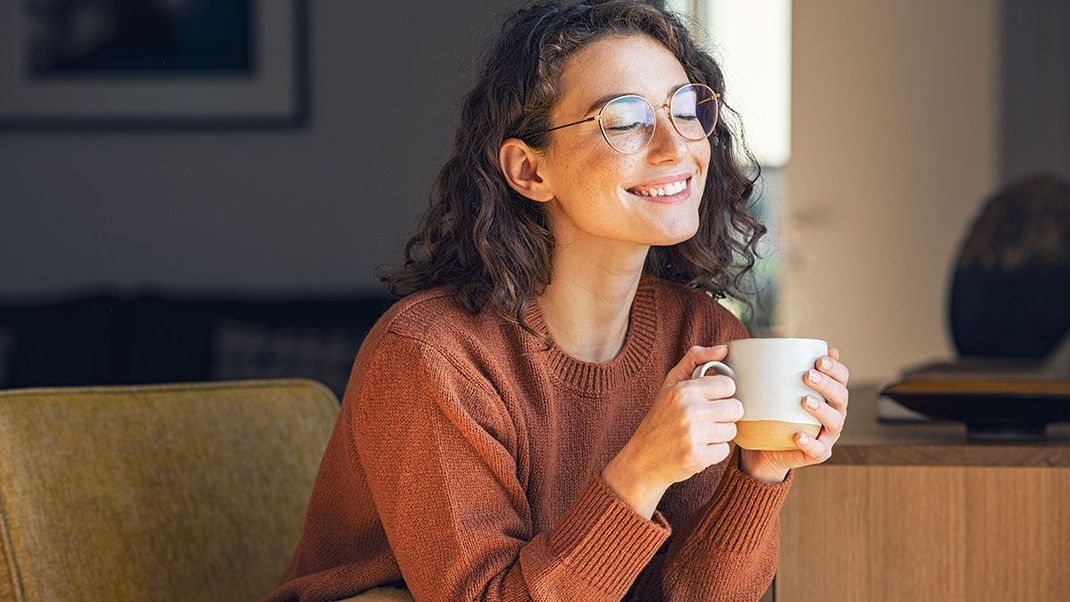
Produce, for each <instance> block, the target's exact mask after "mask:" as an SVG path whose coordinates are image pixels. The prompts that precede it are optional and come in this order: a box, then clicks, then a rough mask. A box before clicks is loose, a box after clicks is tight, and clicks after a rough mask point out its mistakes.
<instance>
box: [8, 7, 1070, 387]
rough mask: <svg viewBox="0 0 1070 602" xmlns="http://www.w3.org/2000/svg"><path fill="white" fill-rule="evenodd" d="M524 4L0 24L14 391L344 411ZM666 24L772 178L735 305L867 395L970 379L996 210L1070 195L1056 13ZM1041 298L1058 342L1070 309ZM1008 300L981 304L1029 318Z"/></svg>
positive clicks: (728, 14) (1059, 16)
mask: <svg viewBox="0 0 1070 602" xmlns="http://www.w3.org/2000/svg"><path fill="white" fill-rule="evenodd" d="M520 4H522V3H521V2H515V1H512V0H510V1H509V2H501V1H500V0H494V1H491V0H468V1H466V2H448V3H442V2H415V3H410V2H351V1H348V0H308V1H307V2H301V1H297V0H278V1H274V0H273V1H270V2H268V1H258V0H244V1H242V0H235V1H221V0H215V1H209V0H136V1H135V0H19V1H16V2H5V3H3V5H2V6H0V44H2V45H3V51H2V52H0V63H2V64H0V387H2V388H8V387H24V386H40V385H89V384H105V383H136V382H173V381H180V380H211V379H221V378H243V377H258V376H295V375H300V376H311V377H313V378H317V379H319V380H321V381H323V382H324V383H326V384H328V386H330V387H331V388H332V389H334V390H335V392H336V394H337V395H339V396H341V392H342V389H343V388H344V385H345V381H346V378H347V377H348V373H349V369H350V367H351V363H352V360H353V357H354V354H355V353H356V350H357V348H358V347H359V344H360V341H361V339H362V337H363V336H364V334H365V333H366V331H367V329H368V328H369V327H370V326H371V325H372V324H373V323H374V321H375V319H376V318H377V317H378V315H379V314H380V313H381V312H382V311H383V310H384V309H385V308H386V307H387V306H388V305H389V303H390V299H389V298H388V296H387V294H386V292H385V290H384V289H383V288H382V286H381V285H380V283H379V282H378V280H377V279H376V278H375V276H374V273H373V271H374V269H375V268H376V267H377V266H380V265H383V264H396V263H397V262H398V260H399V258H400V256H401V249H402V244H403V242H404V240H405V239H406V237H407V236H409V235H410V234H411V233H412V232H413V229H414V227H415V225H416V221H417V219H418V217H419V215H420V214H421V213H422V211H423V210H424V209H425V208H426V206H427V197H428V192H429V190H430V187H431V183H432V180H433V178H434V177H435V175H436V173H437V170H438V168H439V166H440V165H441V164H442V163H443V162H444V160H445V159H446V157H447V153H448V151H449V145H450V142H451V138H452V135H453V127H454V125H455V121H456V118H457V115H458V111H459V107H460V102H461V97H462V95H463V94H464V92H465V91H466V90H467V88H468V86H469V84H470V83H471V82H472V81H473V78H474V74H475V71H476V69H477V68H478V66H479V59H480V53H481V51H482V49H483V48H485V47H486V45H487V44H488V43H489V40H490V39H492V37H493V36H494V34H495V33H496V32H497V30H498V27H499V26H500V23H501V20H502V18H503V17H504V15H506V14H507V13H508V12H510V11H511V10H512V9H513V8H515V7H516V6H519V5H520ZM668 5H669V6H670V7H671V8H673V9H674V10H677V11H679V12H680V13H681V14H683V15H685V17H686V18H687V19H688V20H689V22H690V23H692V27H693V28H694V29H695V31H696V32H697V33H698V35H699V36H701V37H702V39H703V40H704V43H706V44H707V46H708V47H709V48H710V49H711V51H712V52H714V54H715V55H717V56H718V57H720V58H721V59H722V62H723V65H724V67H725V70H726V72H727V73H728V76H729V81H728V86H729V91H728V103H729V104H730V105H731V106H732V107H733V108H734V109H736V110H737V112H738V113H739V114H740V116H741V117H742V121H743V125H744V126H745V128H746V133H747V138H748V140H749V141H750V142H751V146H752V148H753V150H754V151H755V154H756V156H757V157H758V159H759V161H760V162H761V163H762V165H763V170H762V173H763V175H762V180H761V183H760V184H761V185H760V186H759V190H760V195H759V197H758V198H757V199H756V200H755V203H754V205H753V211H754V212H755V214H757V215H759V216H760V217H761V218H762V219H763V220H764V221H765V222H766V223H767V225H768V226H769V228H770V236H769V238H768V240H767V241H766V242H765V243H764V247H763V249H764V256H765V257H764V259H763V260H762V262H761V263H760V264H759V266H758V269H757V270H756V275H757V278H756V280H755V281H754V283H753V284H754V292H753V298H752V301H755V302H756V309H755V310H754V311H753V312H752V311H750V310H748V309H747V308H746V307H745V306H744V305H743V304H738V303H733V301H732V300H728V304H729V305H730V306H731V307H732V308H733V309H734V311H737V312H738V313H740V315H741V316H742V317H744V319H745V320H746V321H747V323H748V325H749V326H750V327H751V329H752V332H754V333H755V334H763V335H764V334H772V335H777V336H807V337H820V338H824V339H827V340H829V341H830V342H831V343H832V344H834V345H837V346H839V347H840V348H841V349H842V353H843V357H844V359H845V361H846V362H847V363H848V364H849V365H850V366H851V368H852V380H858V381H881V380H885V379H887V378H890V377H892V376H894V375H896V374H898V373H899V372H900V371H901V370H902V369H903V367H904V366H905V365H909V364H912V363H917V362H919V361H922V360H927V359H932V358H950V357H954V356H955V355H956V353H957V352H958V351H961V349H959V350H956V347H955V343H954V341H953V340H952V336H951V327H950V324H949V310H948V308H949V298H950V296H951V288H952V276H953V273H954V267H955V265H956V261H957V259H958V256H959V253H960V250H961V248H962V246H963V244H964V240H965V238H966V236H967V234H968V231H969V229H970V228H971V225H972V224H973V223H974V221H975V220H977V218H978V216H979V214H980V213H981V210H982V208H983V207H984V206H985V203H986V201H988V200H990V199H991V198H993V197H994V195H996V193H997V192H999V191H1000V190H1003V189H1005V188H1006V187H1007V186H1010V185H1013V184H1014V183H1015V182H1020V181H1022V178H1026V177H1030V176H1032V175H1034V174H1049V175H1054V176H1059V177H1063V178H1066V177H1070V117H1068V113H1067V107H1070V76H1068V74H1067V70H1066V65H1068V64H1070V8H1068V3H1066V2H1064V1H1062V0H1035V1H1031V2H1014V1H1013V0H940V1H939V2H920V0H919V1H907V2H902V1H893V0H861V1H858V2H850V3H845V2H837V1H833V0H806V1H805V2H794V3H792V2H790V1H787V0H768V1H764V2H753V3H750V2H748V3H742V2H729V1H718V0H698V1H694V2H692V1H687V0H685V1H680V2H669V3H668ZM1023 236H1026V237H1028V236H1029V234H1028V231H1027V232H1026V233H1025V234H1024V235H1023ZM1053 244H1055V245H1056V247H1057V248H1059V249H1061V250H1059V251H1058V253H1062V254H1063V255H1065V249H1066V246H1065V245H1066V241H1065V239H1063V240H1061V241H1060V240H1056V241H1055V243H1053ZM1060 244H1061V245H1062V247H1059V246H1058V245H1060ZM1063 265H1065V264H1063ZM1058 273H1059V274H1065V271H1063V272H1058ZM1044 284H1045V285H1046V286H1048V287H1049V288H1048V289H1047V290H1048V291H1049V293H1050V296H1051V300H1050V303H1051V304H1052V305H1055V306H1063V307H1064V310H1063V312H1062V313H1059V314H1058V315H1055V317H1054V318H1052V320H1053V322H1051V323H1052V324H1054V326H1052V327H1050V328H1048V330H1047V331H1045V332H1046V333H1047V334H1045V335H1044V336H1048V338H1049V339H1051V338H1052V337H1056V338H1057V336H1059V335H1061V333H1062V332H1063V331H1060V330H1058V329H1059V328H1065V323H1063V326H1059V324H1060V322H1059V320H1064V322H1065V307H1070V298H1068V297H1067V296H1066V292H1065V291H1066V290H1067V289H1066V288H1065V287H1066V283H1065V281H1063V282H1058V281H1056V282H1054V283H1052V282H1050V281H1049V282H1046V283H1044ZM1051 286H1054V287H1055V288H1050V287H1051ZM1060 286H1061V287H1063V288H1059V287H1060ZM1004 288H1006V287H1004ZM1051 291H1055V292H1051ZM1028 294H1032V293H1028ZM1010 299H1011V300H1009V301H1008V300H1007V299H1006V298H996V297H983V298H978V300H977V303H980V304H981V306H980V307H981V312H982V313H987V315H989V316H995V317H997V318H999V317H1000V316H1004V315H1008V314H1015V313H1024V314H1030V310H1029V308H1028V307H1023V306H1020V305H1015V304H1016V303H1018V302H1017V301H1014V298H1010ZM1042 334H1043V333H1042ZM1052 340H1054V339H1052ZM1046 341H1048V339H1044V340H1042V341H1041V342H1040V343H1039V347H1038V346H1036V345H1034V347H1033V348H1031V349H1032V350H1031V351H1029V353H1034V354H1037V355H1040V354H1043V353H1045V352H1047V350H1048V349H1049V348H1050V345H1049V344H1048V342H1046ZM1045 346H1047V347H1045Z"/></svg>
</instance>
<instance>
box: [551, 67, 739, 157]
mask: <svg viewBox="0 0 1070 602" xmlns="http://www.w3.org/2000/svg"><path fill="white" fill-rule="evenodd" d="M688 86H691V87H696V88H705V89H707V90H709V92H710V95H711V97H710V99H709V100H703V101H701V102H700V103H698V104H702V103H705V102H710V101H716V102H717V107H716V113H715V114H714V118H713V127H711V128H710V131H709V133H707V134H706V135H705V136H702V137H701V138H688V137H687V136H685V135H684V133H683V132H682V131H680V126H679V125H677V123H676V118H675V117H673V114H672V110H671V108H672V101H673V99H674V98H676V95H677V94H679V93H680V90H683V89H684V88H686V87H688ZM622 98H638V99H640V100H642V101H643V102H645V103H646V104H647V106H648V107H650V109H651V113H652V114H653V115H654V125H653V127H652V128H651V129H650V137H649V138H647V141H646V143H645V144H643V146H641V147H639V148H637V149H635V150H633V151H622V150H620V149H619V148H617V147H616V146H613V143H612V142H610V141H609V136H608V135H606V128H605V125H604V124H603V123H602V112H603V111H605V110H606V107H608V106H609V105H610V104H611V103H614V102H616V101H618V100H620V99H622ZM720 100H721V95H720V94H718V93H717V92H715V91H714V90H713V88H711V87H709V86H707V85H706V84H695V83H690V82H688V83H686V84H680V85H679V86H677V87H676V88H674V89H673V91H672V92H670V93H669V99H668V100H666V101H665V102H663V103H661V104H660V105H658V106H656V107H655V106H654V105H653V103H651V102H650V101H649V100H647V99H646V97H645V96H640V95H638V94H621V95H620V96H616V97H614V98H611V99H609V100H607V101H606V103H605V104H604V105H602V108H601V109H598V113H597V114H595V115H593V116H591V117H588V118H586V119H581V120H579V121H573V122H572V123H566V124H564V125H559V126H555V127H552V128H548V129H545V130H540V131H538V132H534V133H535V134H545V133H548V132H552V131H554V130H560V129H562V128H568V127H572V126H574V125H580V124H581V123H587V122H589V121H597V122H598V130H599V131H601V132H602V138H603V139H604V140H605V141H606V144H608V145H609V147H610V148H612V149H613V150H615V151H617V152H618V153H621V154H625V155H630V154H632V153H637V152H639V151H641V150H643V149H645V148H646V147H648V146H650V142H651V141H652V140H654V134H655V132H657V129H658V111H659V110H661V109H668V110H669V111H668V112H669V122H670V123H672V129H674V130H676V133H677V134H679V135H680V137H681V138H683V139H684V140H688V141H691V142H696V141H698V140H702V138H709V137H710V134H712V133H713V132H714V130H716V129H717V122H718V121H719V120H720V118H721V103H720Z"/></svg>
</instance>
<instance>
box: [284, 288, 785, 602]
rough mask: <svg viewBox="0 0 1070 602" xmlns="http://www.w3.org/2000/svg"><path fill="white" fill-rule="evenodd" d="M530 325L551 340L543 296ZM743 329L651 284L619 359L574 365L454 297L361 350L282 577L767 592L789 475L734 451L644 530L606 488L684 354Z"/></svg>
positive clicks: (287, 594)
mask: <svg viewBox="0 0 1070 602" xmlns="http://www.w3.org/2000/svg"><path fill="white" fill-rule="evenodd" d="M525 317H526V321H527V322H528V324H529V325H530V326H532V327H533V328H534V329H535V330H536V331H538V332H540V333H543V334H545V335H547V336H549V335H550V333H549V330H548V329H547V327H546V323H545V321H544V320H543V317H542V314H541V313H540V311H539V308H538V303H530V304H529V305H528V308H527V309H526V311H525ZM747 336H748V333H747V330H746V328H744V326H743V325H742V324H741V323H740V322H739V320H738V319H736V317H735V316H734V315H732V313H731V312H729V311H728V310H727V309H725V308H724V307H723V306H722V305H720V304H719V303H717V302H716V301H715V300H714V299H712V298H711V297H710V296H708V295H706V294H705V293H703V292H702V291H697V290H694V289H689V288H685V287H684V286H681V285H678V284H674V283H670V282H667V281H664V280H661V279H658V278H656V277H653V276H649V275H644V276H643V277H642V278H641V279H640V283H639V286H638V289H637V291H636V295H635V298H634V300H633V303H632V306H631V309H630V314H629V322H628V330H627V333H626V335H625V340H624V346H623V348H622V349H621V351H620V353H619V354H618V355H617V357H615V358H614V359H613V360H611V361H609V362H606V363H593V362H587V361H582V360H579V359H576V358H573V357H571V356H569V355H568V354H566V353H565V352H564V351H563V350H561V349H560V348H558V347H557V346H556V345H552V346H551V347H550V348H549V349H545V347H544V345H543V344H542V342H541V341H540V339H539V338H538V337H535V336H534V335H532V334H531V333H528V332H526V331H524V330H522V329H521V328H520V327H519V326H517V325H515V324H512V323H509V322H506V321H504V320H500V319H498V318H495V317H493V316H492V315H491V314H490V312H482V313H480V314H478V315H471V314H468V313H467V312H465V311H463V310H462V309H461V308H460V307H459V306H457V305H456V303H455V302H454V300H453V298H452V296H451V295H450V293H449V291H448V290H446V289H445V288H444V287H440V288H435V289H429V290H425V291H421V292H418V293H415V294H413V295H409V296H408V297H405V298H404V299H402V300H400V301H398V302H397V303H396V304H394V306H393V307H391V308H390V310H388V311H387V312H386V313H385V314H384V315H383V316H382V318H381V319H380V320H379V321H378V322H377V324H376V326H375V327H374V328H373V329H372V331H371V332H370V333H369V335H368V337H367V338H366V339H365V341H364V343H363V345H362V346H361V349H360V351H359V352H358V354H357V357H356V361H355V363H354V368H353V372H352V374H351V376H350V379H349V383H348V385H347V387H346V390H345V394H344V396H343V401H342V408H341V412H340V413H339V416H338V421H337V423H336V425H335V428H334V431H333V433H332V435H331V438H330V441H329V442H328V444H327V449H326V451H325V453H324V456H323V460H322V463H321V465H320V468H319V473H318V475H317V477H316V481H315V485H314V487H313V492H312V497H311V500H310V502H309V506H308V510H307V513H306V517H305V523H304V531H303V534H302V536H301V540H300V542H299V543H298V546H297V549H296V551H295V552H294V555H293V558H292V560H291V561H290V564H289V566H288V567H287V569H286V571H285V574H284V576H283V579H282V581H281V583H280V584H279V585H278V587H277V588H276V589H275V590H274V591H273V592H272V593H271V594H270V595H268V597H267V598H266V600H268V601H274V600H307V601H320V600H323V601H326V600H337V599H340V598H345V597H348V596H352V595H354V594H356V593H359V592H361V591H364V590H367V589H370V588H373V587H376V586H379V585H384V584H394V585H403V586H405V587H407V588H409V590H410V591H411V592H412V594H413V596H414V597H415V598H416V600H419V601H423V600H585V601H588V600H589V601H597V600H621V599H629V600H687V601H689V602H694V601H696V600H750V601H753V600H757V599H758V598H760V597H761V595H762V594H763V593H764V591H765V590H766V589H767V588H768V586H769V584H770V582H771V580H772V578H773V574H774V572H775V570H776V565H777V558H778V554H779V531H780V522H779V511H780V508H781V506H782V504H783V501H784V498H785V496H786V495H787V493H788V490H789V488H790V485H791V482H792V480H793V478H794V475H793V473H792V472H790V471H789V473H788V476H787V478H786V479H785V481H784V482H782V483H776V484H768V483H764V482H762V481H759V480H757V479H753V478H751V477H749V476H748V475H746V474H745V473H743V472H741V471H740V468H739V450H738V448H736V447H735V445H733V446H732V452H731V454H730V456H729V457H728V458H727V459H726V460H725V461H723V462H721V463H719V464H716V465H713V466H710V467H709V468H707V469H706V470H705V471H703V472H701V473H699V474H697V475H695V476H693V477H691V478H690V479H688V480H686V481H683V482H681V483H677V484H675V485H673V486H672V487H670V488H669V489H668V490H667V491H666V493H665V495H664V497H663V498H662V499H661V502H660V503H659V505H658V509H657V511H656V512H655V513H654V515H653V517H652V518H651V519H650V520H648V519H646V518H645V517H643V516H642V515H640V514H638V513H637V512H635V511H634V510H633V509H632V508H631V507H630V506H628V505H627V504H626V503H625V502H624V501H623V500H622V499H621V498H620V497H618V496H617V495H616V494H615V493H614V491H613V490H612V489H611V488H610V487H609V486H608V485H607V484H606V482H605V481H604V480H603V479H602V478H601V476H600V474H601V471H602V469H603V468H604V467H605V466H606V464H607V463H608V462H609V461H610V460H611V459H612V458H613V457H614V456H615V455H616V454H617V452H618V451H620V449H621V448H622V447H623V446H624V444H625V443H627V441H628V439H629V438H630V437H631V435H632V434H633V433H634V432H635V429H636V427H637V426H638V425H639V422H640V421H641V420H642V419H643V417H644V416H645V415H646V413H647V410H648V409H649V407H650V405H651V403H652V402H653V401H654V399H655V397H656V395H657V392H658V390H659V389H660V387H661V385H662V383H663V381H664V378H665V375H666V374H667V373H668V372H669V370H670V369H671V368H672V367H673V366H674V365H675V364H676V363H678V362H679V361H680V359H681V358H682V357H683V355H684V354H685V352H686V351H687V349H688V348H689V347H691V346H692V345H704V346H710V345H714V344H718V343H722V342H724V341H727V340H731V339H736V338H745V337H747Z"/></svg>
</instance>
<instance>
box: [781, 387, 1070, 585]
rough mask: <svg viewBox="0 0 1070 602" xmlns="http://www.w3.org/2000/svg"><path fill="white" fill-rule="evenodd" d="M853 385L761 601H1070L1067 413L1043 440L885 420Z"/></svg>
mask: <svg viewBox="0 0 1070 602" xmlns="http://www.w3.org/2000/svg"><path fill="white" fill-rule="evenodd" d="M876 391H877V387H876V386H875V385H863V386H852V387H851V404H850V406H849V410H848V416H847V425H846V429H845V430H844V434H843V435H842V437H841V438H840V441H839V442H838V443H837V444H836V448H835V450H834V453H833V456H832V458H830V459H829V460H828V461H827V462H826V463H824V464H821V465H818V466H811V467H807V468H803V469H799V470H798V471H796V474H795V483H794V484H793V486H792V491H791V494H790V495H789V496H788V500H787V502H786V505H785V507H784V509H783V511H782V514H781V517H782V522H781V555H780V565H779V568H778V571H777V575H776V579H775V581H774V583H773V587H772V588H771V591H770V593H769V594H767V595H766V596H765V597H764V598H763V600H768V601H772V600H775V601H777V602H806V601H811V600H812V601H821V602H835V601H840V600H844V601H855V600H858V601H865V602H870V601H900V600H903V601H907V600H909V601H911V602H915V601H919V600H940V601H944V600H970V601H973V600H1001V601H1002V600H1029V601H1041V600H1070V424H1066V423H1062V424H1055V425H1051V426H1049V427H1048V439H1047V440H1046V441H1043V442H1036V443H1020V442H1015V443H1011V442H1004V443H978V442H969V441H967V440H966V429H965V426H963V425H961V424H958V423H950V422H943V423H921V424H918V423H909V424H905V423H898V424H886V423H883V424H882V423H879V422H878V421H877V416H876V399H877V393H876Z"/></svg>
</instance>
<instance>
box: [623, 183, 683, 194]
mask: <svg viewBox="0 0 1070 602" xmlns="http://www.w3.org/2000/svg"><path fill="white" fill-rule="evenodd" d="M685 188H687V180H680V181H679V182H672V183H670V184H665V185H663V186H661V187H659V188H650V189H647V190H643V189H641V188H635V189H633V190H634V191H635V194H638V195H639V196H669V195H673V194H679V193H680V192H682V191H683V190H684V189H685Z"/></svg>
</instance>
